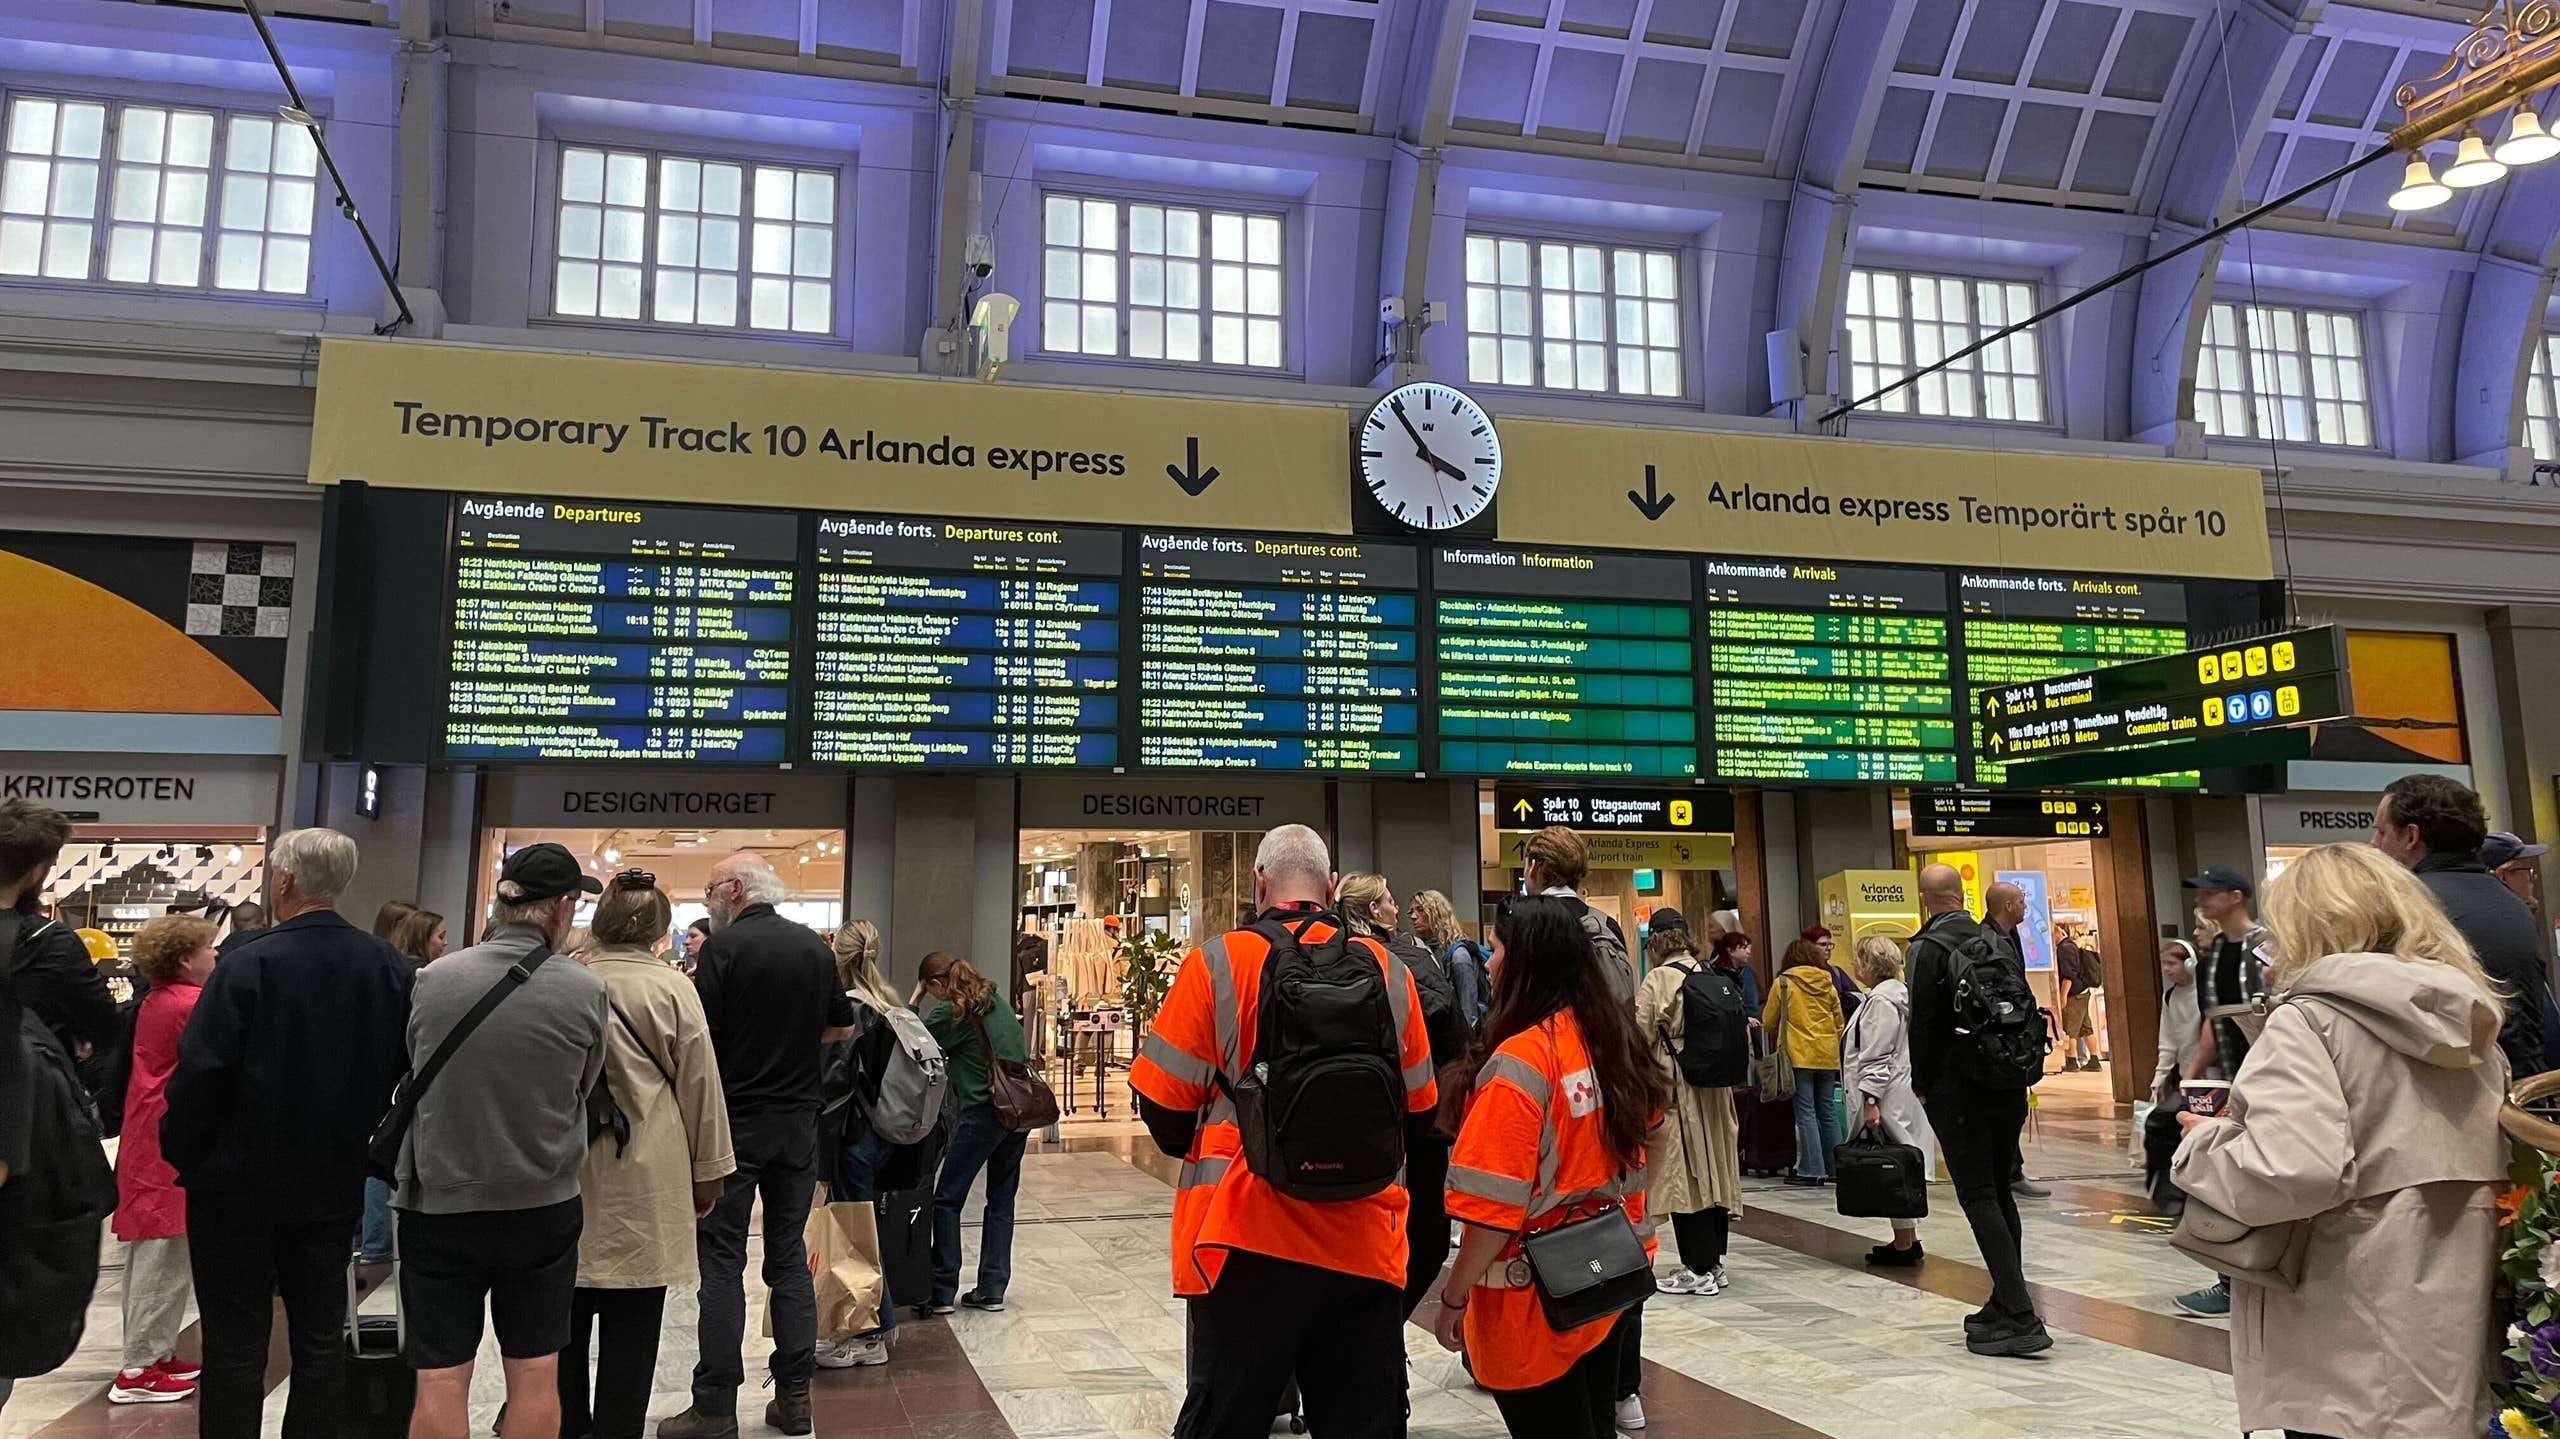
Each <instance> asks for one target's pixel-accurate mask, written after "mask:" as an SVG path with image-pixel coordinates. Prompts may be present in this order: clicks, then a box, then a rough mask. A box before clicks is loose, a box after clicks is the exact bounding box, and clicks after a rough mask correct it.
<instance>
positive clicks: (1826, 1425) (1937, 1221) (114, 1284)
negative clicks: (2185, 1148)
mask: <svg viewBox="0 0 2560 1439" xmlns="http://www.w3.org/2000/svg"><path fill="white" fill-rule="evenodd" d="M2067 1078H2068V1079H2071V1080H2077V1081H2080V1082H2078V1083H2062V1082H2057V1083H2056V1084H2054V1085H2051V1086H2049V1087H2048V1090H2047V1093H2046V1096H2045V1101H2044V1104H2043V1106H2042V1108H2041V1109H2040V1111H2039V1113H2038V1115H2037V1118H2036V1121H2035V1125H2034V1128H2033V1137H2032V1141H2031V1143H2030V1145H2029V1149H2028V1153H2029V1160H2028V1167H2029V1171H2030V1173H2031V1174H2032V1175H2034V1176H2035V1177H2037V1178H2038V1179H2039V1180H2040V1181H2044V1182H2049V1183H2051V1185H2052V1187H2053V1188H2054V1189H2055V1191H2056V1193H2055V1197H2054V1198H2053V1199H2051V1200H2044V1201H2027V1202H2024V1203H2023V1204H2022V1209H2023V1210H2024V1212H2025V1220H2026V1225H2027V1243H2026V1248H2027V1262H2028V1272H2029V1276H2030V1278H2031V1279H2032V1280H2033V1281H2034V1282H2035V1283H2036V1284H2037V1285H2038V1286H2039V1287H2040V1290H2041V1298H2042V1301H2043V1303H2044V1306H2045V1308H2046V1310H2047V1312H2048V1315H2049V1316H2050V1318H2051V1322H2052V1326H2053V1328H2054V1331H2055V1335H2056V1339H2057V1343H2056V1345H2055V1347H2054V1349H2053V1350H2052V1351H2051V1352H2050V1353H2049V1354H2047V1355H2045V1356H2043V1357H2041V1358H2038V1359H2033V1360H2023V1361H2022V1360H1985V1359H1978V1358H1975V1357H1973V1356H1971V1355H1969V1354H1967V1353H1966V1352H1965V1351H1964V1347H1963V1343H1962V1333H1961V1330H1960V1327H1959V1323H1960V1320H1961V1318H1962V1316H1963V1315H1964V1314H1965V1312H1967V1311H1968V1310H1969V1309H1971V1308H1972V1307H1974V1306H1975V1305H1976V1304H1978V1303H1979V1302H1980V1300H1981V1297H1982V1294H1983V1293H1984V1292H1986V1291H1987V1281H1985V1280H1984V1279H1983V1277H1982V1275H1981V1273H1980V1270H1979V1269H1978V1267H1977V1265H1976V1261H1977V1260H1978V1257H1979V1256H1978V1255H1977V1253H1976V1252H1975V1250H1974V1248H1973V1245H1972V1242H1971V1238H1970V1235H1969V1233H1968V1231H1967V1229H1966V1227H1965V1225H1964V1222H1963V1219H1962V1217H1961V1216H1960V1215H1959V1214H1958V1213H1957V1211H1956V1209H1955V1207H1954V1204H1953V1202H1952V1196H1950V1195H1948V1194H1947V1191H1945V1190H1944V1189H1943V1188H1941V1189H1939V1190H1938V1191H1937V1194H1938V1195H1939V1196H1943V1197H1945V1200H1946V1202H1943V1203H1940V1204H1939V1205H1938V1206H1937V1207H1936V1211H1935V1213H1933V1215H1932V1217H1931V1218H1929V1219H1928V1220H1925V1221H1923V1223H1922V1225H1921V1234H1922V1239H1923V1242H1924V1243H1925V1244H1926V1245H1927V1247H1928V1250H1929V1252H1930V1255H1931V1258H1930V1261H1929V1263H1928V1264H1927V1265H1926V1266H1924V1267H1923V1268H1922V1269H1921V1270H1919V1271H1916V1272H1912V1271H1905V1272H1899V1273H1896V1274H1892V1275H1885V1274H1878V1273H1874V1272H1870V1271H1868V1270H1866V1269H1865V1267H1864V1265H1863V1264H1861V1263H1860V1262H1859V1261H1858V1258H1857V1256H1858V1255H1859V1254H1861V1253H1862V1252H1863V1250H1864V1248H1865V1246H1866V1245H1867V1244H1869V1243H1872V1242H1874V1241H1875V1240H1876V1239H1878V1238H1881V1237H1882V1234H1883V1229H1884V1226H1882V1225H1881V1224H1880V1223H1862V1222H1858V1221H1850V1220H1843V1219H1841V1218H1839V1217H1838V1216H1837V1215H1836V1214H1834V1213H1832V1212H1831V1195H1830V1193H1829V1191H1825V1190H1799V1189H1790V1188H1786V1187H1784V1186H1782V1185H1780V1184H1778V1183H1776V1182H1775V1181H1765V1180H1752V1181H1749V1182H1747V1184H1746V1196H1745V1198H1746V1209H1747V1212H1746V1214H1745V1216H1744V1218H1743V1220H1742V1221H1741V1223H1740V1224H1739V1225H1738V1226H1737V1233H1736V1237H1735V1240H1734V1243H1733V1251H1732V1254H1731V1256H1730V1258H1729V1261H1728V1267H1729V1270H1730V1272H1731V1274H1732V1276H1733V1279H1734V1287H1733V1289H1732V1290H1731V1291H1730V1292H1728V1293H1726V1294H1725V1295H1723V1296H1720V1297H1718V1298H1713V1299H1706V1298H1672V1297H1668V1296H1659V1297H1657V1298H1656V1299H1655V1300H1654V1301H1653V1302H1652V1303H1650V1304H1648V1305H1647V1306H1646V1310H1645V1321H1644V1325H1645V1333H1644V1353H1645V1358H1646V1360H1647V1377H1646V1397H1647V1401H1648V1407H1649V1409H1650V1410H1651V1413H1652V1417H1653V1424H1652V1427H1651V1429H1650V1430H1649V1439H1691V1436H1708V1435H1713V1436H1716V1439H1782V1436H1784V1439H1794V1436H1832V1439H1925V1436H1941V1435H1943V1436H1963V1439H2028V1437H2029V1436H2035V1439H2042V1437H2043V1436H2065V1435H2068V1436H2073V1439H2195V1436H2211V1435H2225V1436H2232V1435H2238V1434H2239V1427H2238V1419H2237V1415H2236V1412H2235V1410H2234V1407H2233V1399H2232V1389H2231V1380H2230V1379H2229V1377H2228V1375H2227V1372H2226V1371H2227V1369H2228V1362H2227V1352H2226V1345H2225V1342H2224V1339H2223V1336H2222V1332H2221V1328H2220V1326H2217V1325H2205V1324H2199V1323H2197V1322H2196V1321H2194V1320H2189V1319H2184V1318H2179V1317H2175V1311H2174V1309H2173V1308H2172V1306H2171V1304H2170V1299H2171V1296H2172V1295H2174V1294H2176V1293H2178V1292H2180V1291H2182V1290H2185V1289H2190V1288H2193V1287H2195V1286H2196V1285H2197V1284H2198V1283H2200V1282H2201V1281H2202V1280H2203V1278H2204V1277H2205V1276H2204V1275H2203V1274H2202V1272H2201V1271H2199V1270H2198V1269H2197V1268H2196V1267H2195V1266H2194V1265H2192V1264H2191V1263H2189V1262H2188V1261H2187V1260H2186V1259H2184V1258H2183V1257H2182V1256H2180V1255H2179V1254H2177V1253H2176V1252H2175V1251H2174V1250H2172V1249H2171V1248H2170V1247H2169V1245H2168V1243H2167V1238H2166V1235H2165V1233H2164V1232H2163V1231H2162V1229H2161V1227H2160V1226H2159V1225H2158V1224H2156V1223H2155V1222H2152V1221H2149V1220H2148V1219H2147V1218H2146V1217H2145V1216H2144V1215H2143V1214H2142V1213H2141V1208H2142V1206H2141V1205H2140V1204H2139V1203H2138V1201H2137V1198H2136V1187H2135V1184H2134V1182H2133V1181H2134V1178H2135V1176H2134V1175H2133V1172H2132V1171H2131V1169H2130V1168H2129V1166H2128V1162H2127V1151H2126V1145H2127V1141H2128V1132H2127V1131H2128V1120H2127V1118H2126V1117H2125V1116H2123V1115H2121V1114H2119V1113H2117V1112H2116V1111H2115V1109H2114V1108H2113V1106H2111V1105H2108V1104H2106V1103H2105V1102H2104V1101H2103V1098H2102V1096H2101V1095H2100V1093H2099V1081H2098V1080H2096V1079H2094V1078H2090V1077H2084V1076H2070V1077H2067ZM1169 1177H1170V1167H1169V1165H1167V1164H1165V1163H1162V1162H1159V1161H1158V1158H1157V1157H1156V1156H1153V1155H1151V1154H1148V1153H1146V1152H1145V1148H1144V1143H1143V1141H1133V1140H1132V1139H1130V1138H1129V1137H1127V1136H1108V1135H1098V1134H1094V1133H1091V1132H1086V1133H1082V1134H1079V1135H1077V1136H1074V1137H1072V1138H1071V1139H1069V1140H1068V1141H1066V1142H1065V1143H1062V1144H1060V1145H1057V1146H1052V1147H1045V1148H1044V1149H1043V1151H1042V1152H1036V1153H1034V1154H1033V1155H1032V1156H1031V1157H1030V1158H1029V1159H1028V1160H1027V1161H1026V1163H1025V1166H1024V1178H1023V1193H1022V1198H1021V1203H1020V1206H1019V1219H1018V1226H1019V1227H1018V1229H1017V1238H1016V1246H1015V1260H1014V1276H1013V1281H1012V1283H1011V1286H1010V1288H1009V1291H1008V1294H1007V1299H1008V1301H1009V1307H1008V1309H1007V1311H1006V1312H1005V1313H1003V1314H1000V1315H989V1314H977V1313H962V1314H960V1315H956V1316H954V1317H952V1318H951V1319H949V1320H926V1321H913V1322H910V1323H908V1324H906V1325H905V1326H903V1327H902V1328H901V1331H900V1337H899V1342H898V1346H897V1350H896V1355H897V1357H896V1361H895V1362H894V1363H892V1364H891V1365H889V1366H887V1367H885V1368H880V1369H868V1370H849V1371H842V1372H822V1373H821V1374H820V1375H819V1378H818V1381H817V1392H816V1402H815V1406H814V1407H815V1416H816V1428H817V1433H818V1434H820V1435H822V1436H832V1435H841V1436H862V1439H1003V1436H1021V1439H1162V1436H1165V1435H1167V1434H1169V1433H1170V1432H1171V1428H1172V1423H1173V1418H1174V1414H1175V1412H1176V1410H1177V1409H1178V1407H1179V1405H1180V1402H1181V1387H1182V1386H1181V1376H1182V1362H1183V1361H1182V1343H1183V1320H1182V1311H1181V1304H1180V1301H1178V1300H1176V1299H1174V1298H1173V1297H1172V1295H1171V1293H1170V1291H1169V1285H1168V1280H1167V1262H1166V1258H1165V1248H1164V1246H1165V1235H1166V1228H1167V1224H1168V1220H1169V1217H1170V1214H1171V1209H1172V1191H1171V1189H1170V1187H1169V1185H1168V1180H1169ZM975 1222H976V1215H975V1213H974V1209H973V1212H972V1214H971V1215H970V1223H971V1224H972V1226H974V1224H975ZM975 1242H976V1232H975V1229H974V1227H973V1228H972V1230H971V1231H970V1244H971V1248H972V1250H973V1257H974V1248H975ZM117 1258H118V1256H117V1255H116V1254H115V1252H114V1247H113V1246H112V1245H111V1246H110V1253H109V1262H110V1269H109V1271H108V1272H107V1273H106V1274H105V1275H104V1276H102V1279H101V1282H100V1288H99V1294H98V1299H97V1303H96V1305H95V1307H94V1308H93V1310H92V1314H91V1325H90V1333H89V1338H88V1342H87V1343H86V1344H84V1346H83V1347H82V1349H81V1351H80V1353H79V1354H78V1355H77V1356H75V1357H74V1359H73V1361H72V1362H71V1363H70V1364H69V1365H66V1366H65V1367H64V1368H63V1369H62V1370H60V1371H58V1372H57V1373H55V1374H53V1375H50V1376H47V1377H46V1378H44V1379H40V1380H34V1381H27V1382H23V1383H21V1384H20V1385H19V1387H18V1392H17V1395H16V1397H15V1398H13V1399H12V1400H11V1401H10V1403H9V1404H8V1406H7V1408H6V1409H5V1410H0V1439H29V1436H37V1435H42V1436H46V1439H66V1436H70V1439H106V1436H145V1435H150V1436H159V1435H187V1434H193V1433H194V1432H195V1426H194V1421H193V1407H194V1406H193V1405H192V1403H182V1404H174V1405H166V1406H153V1407H147V1408H145V1407H122V1408H119V1407H111V1406H109V1405H107V1404H106V1403H105V1401H104V1388H105V1385H106V1382H107V1380H108V1378H109V1377H110V1375H111V1373H112V1370H113V1367H114V1363H115V1341H116V1337H117V1334H118V1332H119V1322H118V1314H117V1304H118V1301H119V1299H120V1286H121V1283H122V1271H121V1268H120V1266H117V1265H116V1260H117ZM1669 1259H1670V1255H1669V1253H1668V1252H1667V1246H1666V1253H1665V1255H1664V1260H1665V1263H1666V1266H1667V1264H1668V1262H1669ZM755 1263H756V1260H755V1259H753V1258H751V1260H750V1272H751V1273H752V1272H753V1267H754V1264H755ZM749 1292H750V1314H749V1326H748V1332H749V1333H750V1334H751V1335H753V1334H756V1333H757V1332H758V1331H759V1329H760V1326H761V1318H762V1313H761V1309H762V1296H761V1295H760V1293H758V1292H757V1291H756V1289H755V1286H753V1285H752V1284H751V1285H750V1291H749ZM371 1302H374V1303H379V1302H380V1300H379V1299H376V1300H374V1301H371ZM693 1318H694V1304H693V1296H692V1294H691V1293H690V1292H680V1293H678V1294H676V1295H674V1296H671V1298H670V1303H669V1309H668V1325H667V1330H666V1334H665V1339H664V1344H663V1347H662V1349H661V1352H660V1356H659V1364H658V1374H657V1387H658V1391H659V1392H658V1397H657V1400H656V1402H655V1403H654V1405H653V1406H652V1413H653V1415H659V1414H668V1413H673V1412H675V1411H677V1410H679V1409H681V1408H682V1407H684V1405H685V1403H686V1402H687V1381H688V1377H689V1374H690V1370H691V1367H692V1364H693V1362H694V1358H695V1354H696V1349H695V1344H694V1332H693ZM1405 1337H1406V1352H1407V1357H1408V1358H1409V1359H1410V1361H1411V1363H1412V1374H1413V1386H1414V1387H1413V1420H1412V1424H1411V1432H1412V1433H1413V1434H1414V1435H1416V1436H1423V1439H1497V1436H1500V1435H1501V1434H1502V1433H1503V1428H1502V1424H1501V1421H1500V1419H1499V1417H1498V1415H1497V1414H1496V1412H1495V1410H1494V1407H1493V1405H1492V1402H1491V1400H1490V1399H1489V1398H1488V1397H1487V1396H1486V1395H1484V1394H1483V1393H1481V1392H1479V1391H1477V1390H1475V1389H1474V1388H1472V1387H1471V1385H1470V1384H1469V1383H1468V1381H1467V1378H1466V1375H1465V1373H1464V1371H1463V1370H1462V1369H1460V1367H1459V1366H1458V1364H1457V1362H1456V1360H1455V1359H1454V1357H1453V1356H1450V1355H1448V1354H1445V1353H1443V1352H1442V1351H1441V1350H1440V1349H1439V1347H1438V1346H1437V1344H1435V1343H1434V1342H1433V1341H1432V1340H1431V1339H1430V1337H1429V1336H1428V1335H1427V1334H1426V1333H1424V1332H1423V1330H1422V1329H1420V1328H1419V1327H1409V1328H1408V1329H1407V1330H1406V1336H1405ZM191 1341H192V1335H190V1342H191ZM759 1345H760V1341H756V1340H751V1341H750V1343H749V1345H748V1354H747V1369H748V1372H749V1373H751V1374H754V1373H759V1372H760V1371H761V1370H762V1369H763V1367H764V1364H763V1355H762V1353H761V1352H760V1348H759ZM273 1377H274V1378H275V1379H276V1380H277V1383H276V1385H275V1391H274V1393H273V1394H271V1396H270V1402H269V1404H268V1409H267V1424H266V1431H267V1433H269V1434H275V1433H277V1432H278V1428H279V1425H280V1422H281V1418H282V1412H283V1406H282V1403H281V1400H282V1399H283V1397H284V1395H285V1393H286V1392H287V1391H288V1390H289V1387H290V1382H291V1381H290V1380H289V1379H287V1378H285V1377H284V1376H283V1375H282V1373H281V1366H280V1365H279V1366H278V1368H277V1372H276V1373H275V1374H274V1376H273ZM500 1388H501V1386H500V1384H499V1381H498V1377H497V1366H496V1363H495V1354H494V1345H492V1346H491V1348H490V1350H489V1351H488V1352H487V1353H486V1354H485V1355H484V1362H483V1363H482V1365H481V1372H480V1374H479V1377H478V1383H477V1386H476V1393H475V1405H474V1425H475V1432H487V1426H488V1424H489V1423H490V1421H491V1420H492V1418H493V1417H494V1415H495V1412H496V1409H497V1406H498V1403H499V1401H500V1399H501V1398H502V1397H503V1396H502V1394H501V1392H500ZM765 1397H766V1396H765V1394H764V1393H763V1391H760V1390H757V1389H754V1388H750V1389H748V1390H747V1391H745V1392H744V1393H742V1395H741V1396H740V1410H741V1414H742V1418H743V1432H744V1433H746V1434H749V1435H755V1434H760V1433H768V1432H770V1431H768V1430H766V1429H765V1428H764V1427H763V1425H762V1423H761V1418H760V1416H761V1413H762V1408H763V1400H764V1398H765ZM1284 1432H1285V1431H1284Z"/></svg>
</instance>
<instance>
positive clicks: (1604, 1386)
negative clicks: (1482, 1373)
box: [1493, 1309, 1642, 1439]
mask: <svg viewBox="0 0 2560 1439" xmlns="http://www.w3.org/2000/svg"><path fill="white" fill-rule="evenodd" d="M1641 1312H1642V1311H1641V1310H1635V1309H1630V1310H1628V1311H1627V1312H1626V1313H1625V1314H1624V1315H1622V1316H1620V1317H1619V1319H1618V1328H1617V1330H1616V1332H1614V1333H1612V1334H1611V1335H1610V1336H1609V1337H1608V1338H1606V1339H1603V1340H1601V1341H1600V1346H1599V1347H1598V1348H1596V1349H1594V1350H1592V1351H1591V1352H1590V1353H1588V1354H1585V1355H1583V1356H1582V1358H1581V1359H1579V1360H1577V1361H1576V1362H1575V1363H1574V1366H1573V1367H1572V1368H1570V1369H1568V1370H1566V1371H1564V1373H1563V1375H1561V1376H1560V1377H1558V1378H1555V1379H1550V1380H1548V1381H1547V1382H1546V1383H1544V1384H1541V1385H1539V1386H1538V1387H1537V1388H1535V1389H1516V1390H1499V1389H1497V1390H1495V1391H1494V1393H1493V1403H1494V1407H1495V1408H1497V1409H1500V1410H1501V1411H1502V1425H1503V1427H1504V1428H1506V1429H1508V1430H1510V1431H1511V1439H1615V1436H1616V1434H1617V1432H1618V1426H1617V1400H1618V1397H1619V1396H1618V1395H1617V1394H1616V1393H1615V1392H1614V1391H1615V1390H1616V1389H1617V1387H1618V1378H1619V1372H1618V1366H1619V1363H1620V1356H1621V1354H1622V1353H1626V1352H1633V1351H1634V1349H1635V1348H1636V1346H1635V1345H1634V1344H1633V1343H1631V1342H1629V1339H1630V1336H1632V1335H1633V1334H1634V1333H1635V1332H1636V1331H1637V1327H1638V1326H1637V1323H1636V1316H1637V1315H1638V1314H1639V1313H1641Z"/></svg>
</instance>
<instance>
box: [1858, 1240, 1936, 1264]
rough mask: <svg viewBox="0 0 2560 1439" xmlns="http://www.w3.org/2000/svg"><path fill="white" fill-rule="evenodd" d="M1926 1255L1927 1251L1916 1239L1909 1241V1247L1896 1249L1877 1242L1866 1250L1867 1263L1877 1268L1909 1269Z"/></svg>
mask: <svg viewBox="0 0 2560 1439" xmlns="http://www.w3.org/2000/svg"><path fill="white" fill-rule="evenodd" d="M1926 1257H1928V1251H1926V1250H1924V1249H1922V1248H1921V1247H1920V1241H1919V1240H1917V1239H1914V1240H1912V1241H1911V1247H1910V1248H1908V1249H1896V1248H1894V1247H1893V1246H1892V1245H1890V1244H1879V1245H1877V1246H1876V1247H1875V1248H1873V1249H1870V1250H1868V1251H1867V1263H1868V1264H1869V1265H1870V1266H1871V1267H1873V1268H1877V1269H1909V1268H1911V1267H1912V1266H1913V1265H1915V1264H1918V1263H1919V1262H1920V1261H1921V1260H1922V1259H1924V1258H1926Z"/></svg>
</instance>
